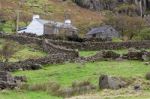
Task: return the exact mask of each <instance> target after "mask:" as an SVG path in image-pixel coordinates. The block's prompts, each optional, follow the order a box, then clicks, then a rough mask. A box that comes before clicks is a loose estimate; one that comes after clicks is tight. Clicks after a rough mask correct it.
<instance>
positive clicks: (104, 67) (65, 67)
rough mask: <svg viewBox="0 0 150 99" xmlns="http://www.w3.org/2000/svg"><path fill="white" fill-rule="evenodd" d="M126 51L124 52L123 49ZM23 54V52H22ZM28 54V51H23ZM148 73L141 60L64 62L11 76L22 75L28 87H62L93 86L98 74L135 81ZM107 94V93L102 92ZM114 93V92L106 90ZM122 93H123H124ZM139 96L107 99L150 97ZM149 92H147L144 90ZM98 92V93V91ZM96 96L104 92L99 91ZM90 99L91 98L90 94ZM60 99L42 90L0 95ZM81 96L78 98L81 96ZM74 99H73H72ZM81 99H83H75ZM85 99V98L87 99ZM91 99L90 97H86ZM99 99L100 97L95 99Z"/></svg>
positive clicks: (1, 98)
mask: <svg viewBox="0 0 150 99" xmlns="http://www.w3.org/2000/svg"><path fill="white" fill-rule="evenodd" d="M125 51H126V50H125ZM125 51H124V50H121V51H120V52H119V51H117V52H119V53H124V52H125ZM23 52H26V51H23ZM27 53H28V52H27ZM95 53H96V52H95V51H89V52H88V51H87V52H85V51H81V52H80V55H81V56H91V55H94V54H95ZM149 71H150V66H146V65H144V62H141V61H119V62H118V61H101V62H90V63H85V64H81V63H64V64H57V65H45V66H44V67H43V68H42V69H41V70H36V71H17V72H14V73H13V75H22V76H26V77H27V80H28V82H27V83H28V84H29V85H30V86H32V85H36V84H45V83H48V82H57V83H58V84H60V85H61V86H62V87H68V86H70V85H71V84H72V82H75V81H85V80H86V81H87V80H88V81H90V82H91V83H92V84H94V85H96V86H97V85H98V78H99V76H100V75H101V74H107V75H111V76H117V77H118V76H120V77H124V78H135V77H140V78H141V79H143V80H144V79H145V74H146V73H147V72H149ZM106 92H107V91H106ZM108 92H110V93H114V94H115V92H116V91H112V92H111V91H108ZM125 92H126V90H125V91H124V92H123V93H125ZM145 92H147V90H145V91H144V94H143V93H142V94H141V96H140V94H139V95H138V96H134V94H133V95H132V94H131V96H128V95H126V94H125V95H124V96H113V97H114V98H113V97H112V98H111V99H126V98H125V97H127V96H128V99H148V98H149V96H150V95H147V94H146V95H145ZM148 92H149V91H148ZM98 93H99V92H98ZM100 93H101V94H100V95H102V93H105V91H104V92H103V91H100ZM93 96H94V95H93ZM21 97H24V98H22V99H62V98H61V97H54V96H52V95H51V94H50V93H47V92H43V91H31V90H30V91H29V90H26V91H7V90H6V91H2V92H0V99H20V98H21ZM81 97H82V96H81ZM102 97H103V98H102V99H110V97H111V94H110V97H109V95H108V96H107V95H106V96H102ZM72 99H76V98H72ZM79 99H83V98H79ZM87 99H88V98H87ZM89 99H91V98H89ZM98 99H101V98H98Z"/></svg>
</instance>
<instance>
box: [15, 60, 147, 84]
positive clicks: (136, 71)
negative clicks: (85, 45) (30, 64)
mask: <svg viewBox="0 0 150 99" xmlns="http://www.w3.org/2000/svg"><path fill="white" fill-rule="evenodd" d="M148 71H150V67H149V66H145V65H144V63H142V62H139V61H122V62H118V61H102V62H95V63H86V64H85V65H81V64H74V63H66V64H63V65H47V66H46V67H44V68H43V69H42V70H37V71H19V72H15V73H14V75H25V76H27V78H28V83H29V84H35V83H36V84H37V83H44V82H48V81H56V82H58V83H59V84H61V85H62V86H69V85H71V83H72V82H74V81H82V80H90V81H91V82H92V83H94V84H95V85H97V83H98V77H99V76H100V75H101V74H108V75H112V76H121V77H127V78H129V77H136V76H142V77H143V78H144V75H145V73H147V72H148Z"/></svg>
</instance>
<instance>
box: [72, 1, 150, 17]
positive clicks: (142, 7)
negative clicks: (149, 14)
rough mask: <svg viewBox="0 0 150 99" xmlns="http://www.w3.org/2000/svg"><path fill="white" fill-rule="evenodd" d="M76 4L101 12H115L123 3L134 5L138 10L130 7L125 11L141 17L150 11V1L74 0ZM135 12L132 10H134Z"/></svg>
mask: <svg viewBox="0 0 150 99" xmlns="http://www.w3.org/2000/svg"><path fill="white" fill-rule="evenodd" d="M73 1H74V2H75V3H76V4H78V5H79V6H81V7H84V8H88V9H92V10H96V11H100V10H113V11H114V10H115V9H116V8H117V7H118V6H119V5H121V4H122V3H128V4H129V5H130V4H134V5H135V7H136V8H133V7H128V6H127V9H123V10H124V11H125V10H126V11H129V10H131V11H133V12H136V9H137V11H138V12H139V15H141V14H143V12H145V11H146V10H147V9H149V5H150V2H149V1H148V0H73ZM131 8H132V9H135V10H132V9H131Z"/></svg>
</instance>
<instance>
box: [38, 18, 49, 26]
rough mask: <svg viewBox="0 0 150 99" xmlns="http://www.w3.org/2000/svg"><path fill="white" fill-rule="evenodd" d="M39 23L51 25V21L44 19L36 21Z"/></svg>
mask: <svg viewBox="0 0 150 99" xmlns="http://www.w3.org/2000/svg"><path fill="white" fill-rule="evenodd" d="M36 20H37V21H38V22H40V23H41V24H43V25H44V24H46V23H49V22H50V21H48V20H43V19H36Z"/></svg>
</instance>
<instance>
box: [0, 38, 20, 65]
mask: <svg viewBox="0 0 150 99" xmlns="http://www.w3.org/2000/svg"><path fill="white" fill-rule="evenodd" d="M18 50H19V48H18V45H17V43H14V42H11V41H6V42H5V43H4V44H3V46H2V48H1V49H0V56H1V60H2V62H5V63H7V62H8V61H9V59H10V58H11V57H12V56H13V55H14V54H15V53H16V52H17V51H18Z"/></svg>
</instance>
